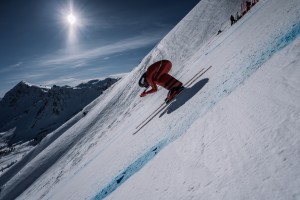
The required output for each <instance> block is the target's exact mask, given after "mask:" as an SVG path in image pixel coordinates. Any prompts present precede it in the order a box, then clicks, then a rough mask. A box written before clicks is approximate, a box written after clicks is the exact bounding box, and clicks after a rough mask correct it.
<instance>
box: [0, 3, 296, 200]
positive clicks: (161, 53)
mask: <svg viewBox="0 0 300 200" xmlns="http://www.w3.org/2000/svg"><path fill="white" fill-rule="evenodd" d="M239 8H240V1H239V0H221V1H220V0H218V1H217V0H203V1H200V2H199V4H198V5H197V6H196V7H195V8H194V9H193V10H192V11H191V12H190V13H189V14H188V15H187V16H186V17H185V18H184V19H183V20H182V21H181V22H180V23H179V24H178V25H177V26H176V27H174V29H173V30H172V31H171V32H170V33H169V34H168V35H166V37H165V38H164V39H163V40H162V41H161V42H160V43H158V44H157V45H156V47H155V48H154V49H153V50H152V51H151V52H149V54H148V55H147V56H146V57H145V58H144V59H143V61H142V62H141V63H140V64H139V66H137V67H136V68H134V70H133V71H132V72H131V73H129V74H128V75H127V76H126V77H124V78H123V79H122V80H120V81H119V82H118V83H117V84H116V85H114V86H113V87H112V88H110V89H109V90H107V91H105V92H104V94H103V95H101V96H100V97H99V98H98V99H96V100H95V101H93V102H92V103H91V104H89V105H88V107H87V108H86V109H88V110H89V112H88V114H87V115H86V116H85V117H84V118H80V120H78V118H76V117H78V116H75V117H74V118H72V119H71V120H69V121H68V122H67V123H66V124H65V125H63V126H62V127H60V128H59V129H58V130H56V132H55V131H54V132H53V133H51V134H50V135H48V136H47V137H46V138H45V139H44V140H43V141H42V143H41V144H40V145H39V146H37V147H36V153H35V157H34V158H32V159H31V160H30V162H28V163H27V165H24V166H23V167H22V168H21V169H20V170H18V171H13V168H12V170H10V171H8V172H7V174H10V177H11V178H6V179H4V178H3V177H5V176H4V175H5V174H4V175H3V176H1V177H0V184H1V187H2V188H1V194H0V195H1V196H0V197H1V199H13V198H15V197H18V198H17V199H104V198H106V199H197V200H198V199H203V200H207V199H228V200H232V199H282V200H289V199H290V200H292V199H300V189H299V188H300V168H299V166H300V145H299V144H300V134H299V133H300V67H299V66H300V59H299V58H300V37H299V35H300V21H299V19H300V4H299V0H289V1H282V0H260V1H259V2H258V3H257V4H256V5H255V6H254V7H252V8H251V10H250V11H249V12H247V13H246V15H244V16H243V17H242V18H241V19H240V20H239V21H238V22H237V23H236V24H234V25H233V26H230V24H229V23H230V22H229V16H230V15H231V14H235V13H236V12H237V11H238V10H239ZM219 29H222V30H223V32H222V33H221V34H218V35H217V32H218V30H219ZM161 59H169V60H171V61H172V63H173V68H172V71H171V72H170V73H171V75H173V76H174V77H176V78H178V79H179V80H181V81H182V82H183V83H186V82H188V80H190V78H192V77H193V76H194V75H195V74H196V73H197V72H199V71H201V70H202V69H204V70H206V71H205V73H204V74H203V75H202V76H201V77H200V78H199V79H197V81H195V82H194V83H193V84H192V85H191V86H189V87H188V88H187V89H186V90H184V91H183V93H182V94H181V95H179V96H178V97H177V98H176V99H175V100H174V101H173V102H172V103H171V104H170V105H168V106H167V107H166V108H165V109H164V110H163V111H162V112H161V113H159V114H158V115H157V116H156V117H154V118H153V119H152V120H151V121H150V122H149V123H148V124H147V125H145V126H144V127H143V128H142V129H140V130H139V131H138V132H137V133H136V134H135V135H133V133H134V132H136V130H137V127H139V125H140V124H141V123H142V122H143V120H144V119H146V118H147V117H148V116H149V115H150V114H151V113H152V112H153V111H154V110H155V109H156V108H157V107H158V106H159V105H161V104H162V102H163V100H164V98H165V97H166V95H167V91H166V90H165V89H163V88H160V89H159V91H158V92H157V93H155V94H151V95H148V96H146V97H144V98H140V97H139V94H140V93H141V92H142V89H141V88H139V87H138V85H137V81H138V79H139V77H140V76H141V74H143V72H144V71H145V69H146V67H147V66H148V65H149V64H151V63H153V62H155V61H158V60H161ZM210 66H212V67H211V68H209V67H210ZM203 72H204V71H203ZM57 132H59V133H60V136H59V137H58V138H55V137H54V136H55V134H57ZM52 137H53V138H55V139H53V138H52ZM43 145H44V146H46V147H45V148H43ZM39 149H40V150H39ZM41 149H42V150H41Z"/></svg>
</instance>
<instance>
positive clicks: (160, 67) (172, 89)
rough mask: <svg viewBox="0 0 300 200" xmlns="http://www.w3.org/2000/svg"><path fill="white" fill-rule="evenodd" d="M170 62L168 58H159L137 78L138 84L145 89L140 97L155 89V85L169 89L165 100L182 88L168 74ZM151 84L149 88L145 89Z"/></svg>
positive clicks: (171, 97)
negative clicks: (159, 59)
mask: <svg viewBox="0 0 300 200" xmlns="http://www.w3.org/2000/svg"><path fill="white" fill-rule="evenodd" d="M171 68H172V63H171V62H170V61H169V60H161V61H158V62H155V63H153V64H152V65H150V66H149V67H148V69H147V71H146V72H145V73H144V74H143V75H142V77H141V78H140V80H139V86H140V87H145V88H146V89H145V91H144V92H142V93H141V95H140V96H141V97H144V96H146V95H147V94H151V93H154V92H156V91H157V85H159V86H161V87H163V88H165V89H167V90H169V93H168V96H167V98H166V100H165V101H166V102H168V101H170V100H172V99H173V98H174V97H175V96H176V95H177V94H179V92H180V91H181V90H182V89H183V88H184V87H183V86H182V83H181V82H180V81H178V80H177V79H176V78H174V77H173V76H171V75H169V74H168V73H169V71H170V70H171ZM149 86H151V88H152V89H151V90H149V91H147V89H148V87H149Z"/></svg>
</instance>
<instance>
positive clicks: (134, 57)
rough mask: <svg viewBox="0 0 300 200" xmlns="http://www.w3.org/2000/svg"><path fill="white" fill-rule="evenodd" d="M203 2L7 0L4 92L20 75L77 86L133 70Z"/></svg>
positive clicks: (1, 71)
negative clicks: (70, 16) (71, 21)
mask: <svg viewBox="0 0 300 200" xmlns="http://www.w3.org/2000/svg"><path fill="white" fill-rule="evenodd" d="M198 2H199V0H188V1H182V0H177V1H176V0H151V1H148V0H127V1H122V0H108V1H107V0H73V1H70V0H65V1H64V0H51V1H48V0H26V1H25V0H24V1H20V0H2V1H1V3H0V30H1V31H0V78H1V84H0V97H3V95H4V94H5V92H7V91H8V90H9V89H11V88H12V87H13V86H14V85H15V84H17V83H18V82H20V81H21V80H24V81H27V82H29V83H33V84H41V85H53V84H57V85H65V84H67V85H76V84H77V83H80V82H81V81H85V80H88V79H92V78H101V77H106V76H109V75H113V74H119V73H125V72H129V71H131V70H132V68H133V67H135V66H137V64H138V63H139V62H140V60H141V59H142V58H143V57H144V56H145V55H146V54H147V53H148V52H149V51H150V50H151V49H152V48H153V47H154V46H155V44H156V43H157V42H158V41H159V40H161V39H162V38H163V37H164V36H165V35H166V34H167V33H168V32H169V31H170V30H171V29H172V28H173V27H174V26H175V25H176V24H177V23H178V22H179V21H180V20H181V19H182V18H183V17H184V16H185V15H186V14H187V13H188V12H189V11H190V10H191V9H192V8H193V7H194V6H195V5H196V4H197V3H198ZM71 12H72V13H73V15H74V16H75V17H76V19H77V20H76V23H75V24H74V25H70V24H69V23H68V22H67V16H68V14H69V13H71Z"/></svg>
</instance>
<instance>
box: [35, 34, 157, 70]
mask: <svg viewBox="0 0 300 200" xmlns="http://www.w3.org/2000/svg"><path fill="white" fill-rule="evenodd" d="M161 38H162V34H153V35H151V36H138V37H133V38H129V39H125V40H122V41H119V42H115V43H112V44H109V45H105V46H101V47H97V48H93V49H88V50H80V51H79V52H75V53H67V52H62V51H60V52H56V53H55V54H54V55H46V56H43V57H42V58H40V59H39V60H37V62H36V63H35V65H37V66H41V67H49V68H56V67H59V66H68V67H73V68H78V67H83V66H86V64H87V63H88V62H89V61H92V60H95V59H99V58H100V57H104V59H105V58H108V56H109V55H113V54H116V53H122V52H127V51H129V50H134V49H139V48H142V47H146V46H148V45H150V44H154V43H156V42H157V41H159V40H160V39H161Z"/></svg>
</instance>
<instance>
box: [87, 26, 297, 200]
mask: <svg viewBox="0 0 300 200" xmlns="http://www.w3.org/2000/svg"><path fill="white" fill-rule="evenodd" d="M299 35H300V23H298V24H294V25H293V27H292V28H291V29H290V31H289V32H287V33H286V34H285V35H283V36H282V37H277V38H275V41H274V42H272V43H271V44H270V45H269V47H270V48H267V49H265V50H263V51H261V52H260V53H259V54H257V55H255V56H254V57H253V60H252V62H251V63H250V65H249V66H248V67H247V68H246V70H245V71H243V77H244V78H247V77H249V76H250V75H251V74H252V73H253V72H254V71H256V70H257V69H258V68H259V67H261V66H262V65H263V64H264V63H265V62H266V61H267V60H268V59H270V58H271V57H272V56H273V55H274V54H275V53H276V52H278V51H279V50H281V49H283V48H284V47H286V46H287V45H288V44H290V43H291V42H292V41H294V40H295V39H296V38H297V37H298V36H299ZM276 39H277V40H276ZM240 81H243V80H240ZM234 88H236V86H232V88H231V89H232V90H231V91H233V89H234ZM221 99H222V96H219V99H215V101H214V102H212V103H211V105H210V106H208V108H204V109H205V110H202V112H201V111H200V112H198V113H197V112H194V113H192V114H191V115H190V117H189V119H187V120H186V121H185V126H183V127H182V128H181V129H178V130H177V131H176V132H177V133H175V134H172V136H171V137H169V138H165V139H162V140H161V141H160V142H158V143H157V144H156V145H154V146H153V147H152V148H150V149H149V150H148V151H147V152H146V153H144V154H143V155H141V156H140V157H139V158H138V159H137V160H136V161H134V162H133V163H132V164H130V165H129V166H128V167H127V168H126V169H125V170H123V171H122V172H121V173H120V174H118V175H117V176H116V177H115V178H114V179H113V180H112V181H111V182H110V183H108V184H107V185H106V186H104V187H103V188H102V189H101V191H100V192H99V193H98V194H97V195H96V196H95V197H94V198H92V199H93V200H100V199H104V198H105V197H107V196H108V195H109V194H111V193H112V192H113V191H115V190H116V189H117V188H118V187H119V186H120V185H122V184H123V183H124V182H125V181H126V180H128V179H129V178H130V177H131V176H132V175H134V174H135V173H137V172H138V171H139V170H141V169H142V168H143V167H144V166H145V165H146V164H147V163H148V162H149V161H150V160H152V159H153V158H154V157H155V156H156V155H157V153H158V152H160V151H161V150H162V149H163V148H164V147H166V146H167V145H169V144H170V143H171V142H173V141H175V140H176V139H177V138H179V137H180V136H182V135H183V134H184V133H185V132H186V131H187V129H188V128H189V127H190V125H191V124H193V122H194V121H195V120H196V119H198V117H199V116H201V115H202V116H203V115H205V113H207V112H208V111H209V110H210V109H211V108H212V107H213V106H214V105H216V103H217V102H218V101H220V100H221Z"/></svg>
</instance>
